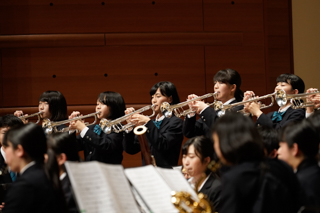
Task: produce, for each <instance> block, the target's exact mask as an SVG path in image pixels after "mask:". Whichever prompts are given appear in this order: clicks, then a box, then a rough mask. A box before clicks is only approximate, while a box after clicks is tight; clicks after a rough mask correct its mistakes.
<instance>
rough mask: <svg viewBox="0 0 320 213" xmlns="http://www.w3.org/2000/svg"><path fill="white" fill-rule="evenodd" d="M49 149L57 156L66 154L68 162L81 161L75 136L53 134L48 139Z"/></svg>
mask: <svg viewBox="0 0 320 213" xmlns="http://www.w3.org/2000/svg"><path fill="white" fill-rule="evenodd" d="M48 147H49V148H51V149H52V150H53V151H54V153H55V155H59V154H62V153H64V154H65V155H66V156H67V160H68V161H79V155H78V148H77V141H76V138H75V136H74V135H72V134H71V135H70V134H69V133H67V132H65V133H53V134H52V135H50V137H49V138H48Z"/></svg>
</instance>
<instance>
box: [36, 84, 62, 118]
mask: <svg viewBox="0 0 320 213" xmlns="http://www.w3.org/2000/svg"><path fill="white" fill-rule="evenodd" d="M39 101H42V102H48V104H49V111H50V113H51V118H50V120H52V121H61V120H66V119H67V118H68V114H67V101H66V99H65V97H64V96H63V94H62V93H61V92H59V91H50V90H48V91H46V92H44V93H42V94H41V96H40V97H39Z"/></svg>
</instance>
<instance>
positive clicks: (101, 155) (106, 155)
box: [77, 125, 123, 164]
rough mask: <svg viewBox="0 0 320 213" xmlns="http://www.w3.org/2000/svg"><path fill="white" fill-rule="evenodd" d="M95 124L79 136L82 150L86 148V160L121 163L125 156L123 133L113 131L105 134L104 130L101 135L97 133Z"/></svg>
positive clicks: (78, 139)
mask: <svg viewBox="0 0 320 213" xmlns="http://www.w3.org/2000/svg"><path fill="white" fill-rule="evenodd" d="M94 127H95V125H91V126H89V127H88V128H89V130H88V131H87V132H86V134H85V136H84V137H83V138H81V136H80V135H78V136H77V141H78V145H79V149H80V150H84V156H85V160H86V161H94V160H96V161H100V162H103V163H109V164H121V162H122V159H123V156H122V152H123V148H122V137H123V135H122V134H118V133H115V132H111V133H110V134H105V133H104V132H103V131H102V132H101V134H100V135H98V134H97V133H95V132H94V131H93V130H94Z"/></svg>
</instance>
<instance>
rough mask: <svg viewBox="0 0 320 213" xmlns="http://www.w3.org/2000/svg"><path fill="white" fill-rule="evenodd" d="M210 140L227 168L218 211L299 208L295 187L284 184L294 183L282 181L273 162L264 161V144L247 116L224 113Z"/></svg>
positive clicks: (274, 210)
mask: <svg viewBox="0 0 320 213" xmlns="http://www.w3.org/2000/svg"><path fill="white" fill-rule="evenodd" d="M213 140H214V149H215V151H216V153H217V155H218V157H219V159H220V161H221V162H222V163H223V164H224V165H227V166H229V167H230V168H229V170H227V171H225V172H224V173H223V174H222V178H221V183H222V189H221V201H220V203H221V207H220V210H219V213H224V212H297V211H298V209H299V208H300V205H299V199H298V197H299V196H298V193H299V191H298V189H297V187H293V188H290V187H287V185H289V186H294V182H292V180H291V179H289V180H283V178H282V177H279V176H278V174H277V173H276V171H274V170H275V168H273V167H272V164H266V163H264V162H263V159H264V150H263V144H262V141H261V138H260V136H259V133H258V131H257V130H256V128H255V125H254V123H253V122H252V120H251V119H250V118H248V117H246V116H244V115H242V114H240V113H228V114H226V115H224V116H223V117H221V118H220V119H219V120H218V121H217V122H216V123H215V125H214V127H213ZM269 166H271V168H270V169H268V167H269ZM286 174H287V173H286ZM287 177H290V175H287ZM283 181H287V182H290V184H287V183H285V182H283ZM291 182H292V183H291ZM296 183H298V182H296ZM296 185H298V184H296Z"/></svg>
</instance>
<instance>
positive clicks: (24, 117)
mask: <svg viewBox="0 0 320 213" xmlns="http://www.w3.org/2000/svg"><path fill="white" fill-rule="evenodd" d="M42 113H43V112H37V113H33V114H31V115H21V116H20V117H19V118H20V119H21V120H22V121H25V120H26V119H28V118H31V117H35V116H38V120H37V122H36V124H38V123H39V122H40V120H41V117H40V115H41V114H42Z"/></svg>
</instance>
